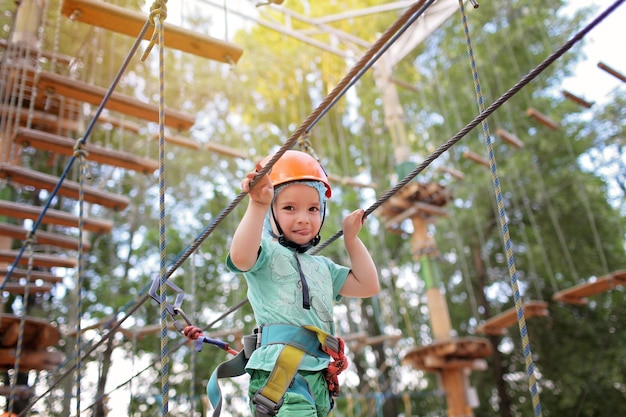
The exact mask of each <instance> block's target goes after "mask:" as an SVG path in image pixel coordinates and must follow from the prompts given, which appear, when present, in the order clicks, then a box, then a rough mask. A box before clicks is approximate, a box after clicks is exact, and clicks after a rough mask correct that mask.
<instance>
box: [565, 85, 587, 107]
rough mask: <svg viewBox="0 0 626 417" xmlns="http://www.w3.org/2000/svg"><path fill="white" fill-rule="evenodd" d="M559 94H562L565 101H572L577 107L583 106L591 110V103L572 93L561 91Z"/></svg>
mask: <svg viewBox="0 0 626 417" xmlns="http://www.w3.org/2000/svg"><path fill="white" fill-rule="evenodd" d="M561 94H563V97H565V98H566V99H568V100H570V101H573V102H574V103H576V104H578V105H579V106H583V107H585V108H587V109H589V108H591V106H593V103H592V102H590V101H587V100H585V99H584V98H582V97H579V96H577V95H576V94H574V93H570V92H569V91H567V90H563V91H561Z"/></svg>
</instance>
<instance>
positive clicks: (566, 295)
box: [552, 269, 626, 304]
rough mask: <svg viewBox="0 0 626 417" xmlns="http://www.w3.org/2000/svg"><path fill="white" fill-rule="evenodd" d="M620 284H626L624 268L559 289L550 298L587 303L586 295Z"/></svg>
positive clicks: (599, 292)
mask: <svg viewBox="0 0 626 417" xmlns="http://www.w3.org/2000/svg"><path fill="white" fill-rule="evenodd" d="M620 285H626V269H623V270H619V271H615V272H612V273H610V274H607V275H603V276H601V277H600V278H598V279H596V280H592V281H588V282H584V283H582V284H579V285H576V286H574V287H571V288H568V289H566V290H562V291H559V292H557V293H556V294H554V295H553V296H552V299H553V300H554V301H562V302H564V303H569V304H587V303H588V302H589V298H588V297H591V296H594V295H597V294H601V293H603V292H607V291H610V290H612V289H614V288H616V287H618V286H620Z"/></svg>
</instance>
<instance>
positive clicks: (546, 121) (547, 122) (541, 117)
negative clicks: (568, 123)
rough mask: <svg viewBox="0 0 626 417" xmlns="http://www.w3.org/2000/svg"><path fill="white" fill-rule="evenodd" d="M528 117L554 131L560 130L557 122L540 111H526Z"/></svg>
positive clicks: (530, 109) (531, 109)
mask: <svg viewBox="0 0 626 417" xmlns="http://www.w3.org/2000/svg"><path fill="white" fill-rule="evenodd" d="M526 115H528V116H530V117H533V118H534V119H535V120H537V121H538V122H539V123H541V124H542V125H544V126H546V127H548V128H550V129H552V130H556V129H558V128H559V124H558V123H557V122H555V121H554V120H552V119H550V118H549V117H548V116H546V115H545V114H542V113H540V112H539V111H537V110H535V109H533V108H532V107H531V108H529V109H527V110H526Z"/></svg>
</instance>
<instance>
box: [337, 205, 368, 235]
mask: <svg viewBox="0 0 626 417" xmlns="http://www.w3.org/2000/svg"><path fill="white" fill-rule="evenodd" d="M364 215H365V210H363V209H357V210H354V211H353V212H352V213H350V214H348V215H347V216H346V218H345V219H343V223H342V228H343V236H344V239H353V238H356V236H357V235H358V234H359V232H360V231H361V227H363V222H364V221H365V217H364Z"/></svg>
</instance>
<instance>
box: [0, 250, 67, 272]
mask: <svg viewBox="0 0 626 417" xmlns="http://www.w3.org/2000/svg"><path fill="white" fill-rule="evenodd" d="M19 253H20V252H19V251H16V250H4V249H0V262H7V263H12V262H14V261H15V259H16V258H17V255H18V254H19ZM32 257H33V267H35V268H55V267H60V268H75V267H76V265H78V260H77V259H76V258H68V257H62V256H55V255H47V254H43V253H33V254H32ZM29 258H30V255H28V254H26V253H23V254H22V256H21V257H20V260H19V262H18V264H19V265H28V262H29Z"/></svg>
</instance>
